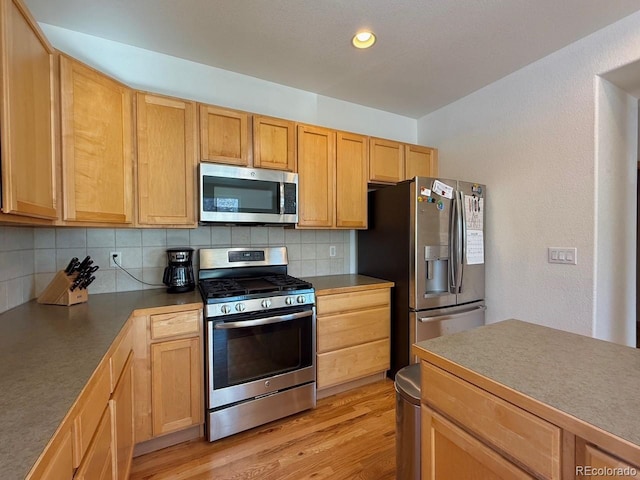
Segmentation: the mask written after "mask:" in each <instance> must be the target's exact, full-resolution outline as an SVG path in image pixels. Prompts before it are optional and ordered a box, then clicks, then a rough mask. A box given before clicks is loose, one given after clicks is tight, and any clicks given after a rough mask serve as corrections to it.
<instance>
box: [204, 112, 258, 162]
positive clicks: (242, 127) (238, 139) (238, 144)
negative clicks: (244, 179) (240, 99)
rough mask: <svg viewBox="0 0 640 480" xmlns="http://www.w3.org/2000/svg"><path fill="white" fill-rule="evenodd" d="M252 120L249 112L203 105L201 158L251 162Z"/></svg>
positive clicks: (218, 160)
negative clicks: (250, 139)
mask: <svg viewBox="0 0 640 480" xmlns="http://www.w3.org/2000/svg"><path fill="white" fill-rule="evenodd" d="M250 122H251V116H250V115H249V114H248V113H246V112H240V111H237V110H230V109H225V108H219V107H214V106H212V105H200V160H203V161H209V162H217V163H226V164H229V165H239V166H241V167H247V166H249V165H251V163H252V162H251V158H250V149H249V128H250V125H251V124H250Z"/></svg>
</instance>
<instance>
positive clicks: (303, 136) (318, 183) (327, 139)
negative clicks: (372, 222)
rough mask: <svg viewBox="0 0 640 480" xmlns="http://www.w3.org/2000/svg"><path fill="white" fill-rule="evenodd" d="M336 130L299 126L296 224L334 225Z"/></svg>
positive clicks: (303, 225)
mask: <svg viewBox="0 0 640 480" xmlns="http://www.w3.org/2000/svg"><path fill="white" fill-rule="evenodd" d="M335 145H336V133H335V131H333V130H329V129H326V128H320V127H312V126H308V125H299V126H298V174H299V178H298V182H299V184H298V190H299V196H298V197H299V198H298V202H299V203H298V204H299V214H298V226H299V227H331V226H333V225H334V223H335V221H334V215H335V209H334V185H335V178H334V173H335V158H336V150H335V148H336V147H335Z"/></svg>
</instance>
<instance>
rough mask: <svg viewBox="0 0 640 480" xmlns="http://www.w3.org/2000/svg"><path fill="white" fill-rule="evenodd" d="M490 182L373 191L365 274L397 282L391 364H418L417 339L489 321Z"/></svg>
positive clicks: (418, 182)
mask: <svg viewBox="0 0 640 480" xmlns="http://www.w3.org/2000/svg"><path fill="white" fill-rule="evenodd" d="M485 196H486V187H485V186H484V185H480V184H477V183H470V182H463V181H458V180H450V179H441V178H427V177H415V178H414V179H413V180H408V181H405V182H401V183H399V184H397V185H394V186H389V187H383V188H379V189H377V190H374V191H371V192H369V228H368V229H367V230H361V231H359V232H358V273H360V274H363V275H370V276H374V277H379V278H383V279H386V280H391V281H393V282H395V287H394V288H393V289H392V302H391V304H392V305H391V309H392V310H391V317H392V318H391V370H390V371H389V376H390V377H391V378H393V376H394V375H395V373H396V372H397V371H398V370H399V369H400V368H402V367H404V366H406V365H409V364H410V363H414V362H415V359H414V357H413V355H411V354H410V350H411V345H412V344H413V343H415V342H419V341H422V340H426V339H429V338H433V337H437V336H440V335H444V334H448V333H455V332H458V331H462V330H466V329H469V328H473V327H476V326H480V325H483V324H484V311H485V303H484V245H485V240H486V239H485V238H484V224H485V207H486V203H485Z"/></svg>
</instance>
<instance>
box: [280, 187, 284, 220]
mask: <svg viewBox="0 0 640 480" xmlns="http://www.w3.org/2000/svg"><path fill="white" fill-rule="evenodd" d="M280 215H284V182H280Z"/></svg>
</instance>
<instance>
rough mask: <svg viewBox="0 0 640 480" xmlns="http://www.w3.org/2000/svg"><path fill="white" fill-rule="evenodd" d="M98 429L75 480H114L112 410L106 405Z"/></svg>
mask: <svg viewBox="0 0 640 480" xmlns="http://www.w3.org/2000/svg"><path fill="white" fill-rule="evenodd" d="M100 413H103V415H102V417H101V420H100V425H99V426H98V431H97V432H96V435H95V437H94V438H93V441H92V442H91V446H90V448H89V450H88V451H87V455H86V456H85V458H84V459H83V460H82V465H80V468H79V469H78V472H77V473H76V476H75V477H74V479H75V480H112V479H113V449H112V442H111V439H112V437H111V410H110V409H109V407H106V409H105V410H101V412H100Z"/></svg>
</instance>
